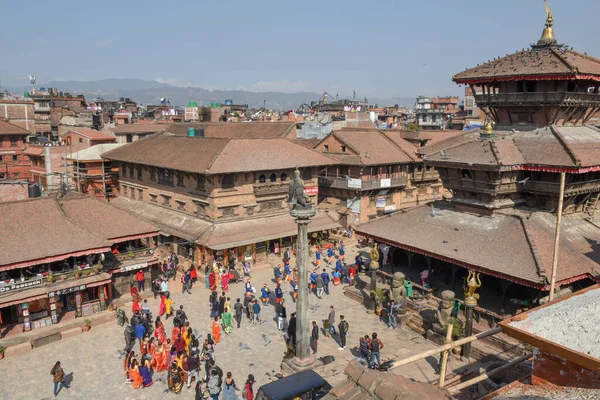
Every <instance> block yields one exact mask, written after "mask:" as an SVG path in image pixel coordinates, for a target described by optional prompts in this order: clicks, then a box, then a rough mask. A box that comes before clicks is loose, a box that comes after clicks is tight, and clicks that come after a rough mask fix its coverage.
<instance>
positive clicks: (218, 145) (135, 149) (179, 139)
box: [103, 124, 336, 174]
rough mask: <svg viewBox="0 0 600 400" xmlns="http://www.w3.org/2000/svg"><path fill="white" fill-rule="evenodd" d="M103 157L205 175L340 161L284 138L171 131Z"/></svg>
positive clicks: (134, 143) (110, 152) (108, 153)
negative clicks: (209, 135)
mask: <svg viewBox="0 0 600 400" xmlns="http://www.w3.org/2000/svg"><path fill="white" fill-rule="evenodd" d="M223 125H225V124H223ZM227 125H238V124H227ZM239 126H242V125H241V124H239ZM243 126H245V125H243ZM242 137H243V136H242ZM103 157H104V158H108V159H112V160H117V161H124V162H130V163H135V164H144V165H151V166H157V167H162V168H171V169H175V170H179V171H189V172H196V173H202V174H205V173H209V174H217V173H232V172H250V171H266V170H273V169H286V168H295V167H309V166H320V165H332V164H336V161H334V160H333V159H331V158H329V157H326V156H324V155H322V154H320V153H319V152H317V151H314V150H311V149H308V148H306V147H304V146H301V145H299V144H298V143H296V142H295V141H292V140H288V139H283V138H276V139H264V138H256V139H230V138H216V137H204V138H199V137H193V138H190V137H186V136H180V135H173V134H171V133H163V134H158V135H153V136H150V137H147V138H144V139H142V140H137V141H135V142H133V143H130V144H128V145H127V146H122V147H120V148H118V149H115V150H111V151H109V152H107V153H104V154H103Z"/></svg>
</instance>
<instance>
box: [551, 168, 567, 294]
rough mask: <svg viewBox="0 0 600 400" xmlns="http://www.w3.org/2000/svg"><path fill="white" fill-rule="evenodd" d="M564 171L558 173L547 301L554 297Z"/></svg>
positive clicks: (563, 192)
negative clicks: (550, 277)
mask: <svg viewBox="0 0 600 400" xmlns="http://www.w3.org/2000/svg"><path fill="white" fill-rule="evenodd" d="M564 195H565V173H564V172H561V173H560V193H559V194H558V213H557V214H556V231H555V233H554V255H553V257H552V279H551V280H550V296H549V298H548V299H549V301H552V300H553V299H554V285H555V284H556V267H557V264H558V244H559V240H560V220H561V219H562V209H563V198H564V197H565V196H564Z"/></svg>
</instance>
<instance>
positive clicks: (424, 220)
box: [357, 202, 600, 287]
mask: <svg viewBox="0 0 600 400" xmlns="http://www.w3.org/2000/svg"><path fill="white" fill-rule="evenodd" d="M434 207H435V216H432V215H431V213H432V212H431V209H430V207H429V206H421V207H417V208H414V209H411V210H408V211H405V212H398V213H394V214H392V215H390V216H387V217H382V218H379V219H376V220H374V221H371V222H367V223H365V224H363V225H360V226H359V227H358V228H357V233H358V234H367V235H369V236H373V237H375V238H376V240H377V239H379V240H382V241H384V242H386V243H388V244H392V245H393V244H396V245H399V246H400V247H405V248H409V249H415V250H414V251H416V252H418V253H419V252H420V253H423V254H426V255H431V256H432V257H436V256H437V257H441V258H442V259H446V260H448V261H450V262H454V263H456V264H458V265H462V266H466V267H468V268H474V269H477V270H479V271H480V272H482V273H484V274H489V275H493V276H497V277H500V278H502V279H507V280H512V281H515V282H518V283H522V284H525V285H528V286H534V287H540V286H545V285H547V284H548V283H549V279H550V274H551V270H552V248H553V243H554V228H555V226H556V219H555V217H554V216H553V215H552V214H550V213H542V212H537V213H533V214H531V213H520V212H519V211H516V210H513V211H511V212H507V213H506V214H495V215H493V216H491V217H488V216H481V215H475V214H470V213H467V212H458V211H455V210H454V209H453V208H452V207H450V206H449V205H448V204H447V203H445V202H437V203H435V206H434ZM399 226H401V227H402V229H398V227H399ZM562 226H563V231H562V232H561V241H560V247H559V248H560V251H559V263H558V265H559V268H558V270H557V278H556V279H557V282H561V281H565V282H567V281H568V280H569V279H571V278H573V277H578V276H581V275H586V274H588V276H589V277H598V278H600V266H599V265H598V264H597V261H598V260H599V259H600V249H598V243H600V231H599V230H598V229H597V227H596V226H594V225H592V224H591V223H589V222H587V221H585V219H584V218H583V216H581V215H578V214H575V215H568V216H563V222H562Z"/></svg>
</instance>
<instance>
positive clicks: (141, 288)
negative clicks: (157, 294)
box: [135, 269, 146, 292]
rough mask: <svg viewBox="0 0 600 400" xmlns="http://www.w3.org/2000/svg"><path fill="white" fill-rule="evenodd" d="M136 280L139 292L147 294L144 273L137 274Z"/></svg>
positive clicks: (141, 271)
mask: <svg viewBox="0 0 600 400" xmlns="http://www.w3.org/2000/svg"><path fill="white" fill-rule="evenodd" d="M135 279H136V280H137V286H138V291H141V292H145V291H146V288H145V287H144V271H143V270H141V269H140V270H138V272H137V273H136V274H135Z"/></svg>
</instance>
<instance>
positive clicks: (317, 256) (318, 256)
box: [315, 249, 321, 267]
mask: <svg viewBox="0 0 600 400" xmlns="http://www.w3.org/2000/svg"><path fill="white" fill-rule="evenodd" d="M315 264H316V265H317V267H318V266H319V265H321V250H319V249H317V251H315Z"/></svg>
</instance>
